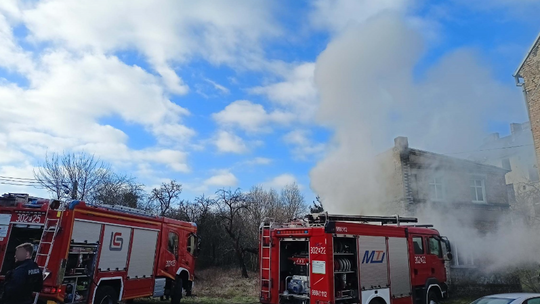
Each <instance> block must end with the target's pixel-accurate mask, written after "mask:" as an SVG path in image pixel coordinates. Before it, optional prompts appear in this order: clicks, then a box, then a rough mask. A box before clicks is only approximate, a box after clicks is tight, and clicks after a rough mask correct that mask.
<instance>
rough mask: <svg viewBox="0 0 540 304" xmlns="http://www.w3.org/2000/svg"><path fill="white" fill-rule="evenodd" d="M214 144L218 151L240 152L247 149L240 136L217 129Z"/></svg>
mask: <svg viewBox="0 0 540 304" xmlns="http://www.w3.org/2000/svg"><path fill="white" fill-rule="evenodd" d="M214 144H215V145H216V147H217V148H218V151H220V152H229V153H239V154H241V153H245V152H247V151H248V148H247V146H246V144H245V143H244V141H243V140H242V138H240V137H239V136H237V135H235V134H233V133H231V132H227V131H219V132H218V134H217V137H216V139H215V140H214Z"/></svg>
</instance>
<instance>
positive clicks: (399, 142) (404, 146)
mask: <svg viewBox="0 0 540 304" xmlns="http://www.w3.org/2000/svg"><path fill="white" fill-rule="evenodd" d="M394 147H396V149H398V150H399V151H401V152H404V151H406V150H408V149H409V139H408V138H407V137H404V136H399V137H396V138H394Z"/></svg>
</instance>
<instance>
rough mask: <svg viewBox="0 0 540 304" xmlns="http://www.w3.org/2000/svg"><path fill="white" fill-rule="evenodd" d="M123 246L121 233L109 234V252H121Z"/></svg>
mask: <svg viewBox="0 0 540 304" xmlns="http://www.w3.org/2000/svg"><path fill="white" fill-rule="evenodd" d="M123 245H124V239H123V238H122V232H114V231H113V232H111V242H110V244H109V250H110V251H122V246H123Z"/></svg>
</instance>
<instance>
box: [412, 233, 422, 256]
mask: <svg viewBox="0 0 540 304" xmlns="http://www.w3.org/2000/svg"><path fill="white" fill-rule="evenodd" d="M412 240H413V245H414V254H424V243H423V242H422V237H421V236H415V237H413V239H412Z"/></svg>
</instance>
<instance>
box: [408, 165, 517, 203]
mask: <svg viewBox="0 0 540 304" xmlns="http://www.w3.org/2000/svg"><path fill="white" fill-rule="evenodd" d="M411 174H412V176H413V178H412V179H411V186H412V188H413V197H414V198H415V200H420V201H431V200H433V199H432V198H431V197H430V181H431V179H432V178H433V177H439V178H440V179H441V181H442V184H443V200H442V201H443V202H445V203H448V204H466V203H471V204H472V203H473V199H472V192H471V185H472V177H473V176H480V177H482V178H484V185H485V194H486V198H485V199H486V203H487V204H500V205H508V196H507V192H506V181H505V177H504V174H501V173H489V172H467V171H456V170H447V169H439V170H431V169H412V172H411ZM478 204H479V203H478Z"/></svg>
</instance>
